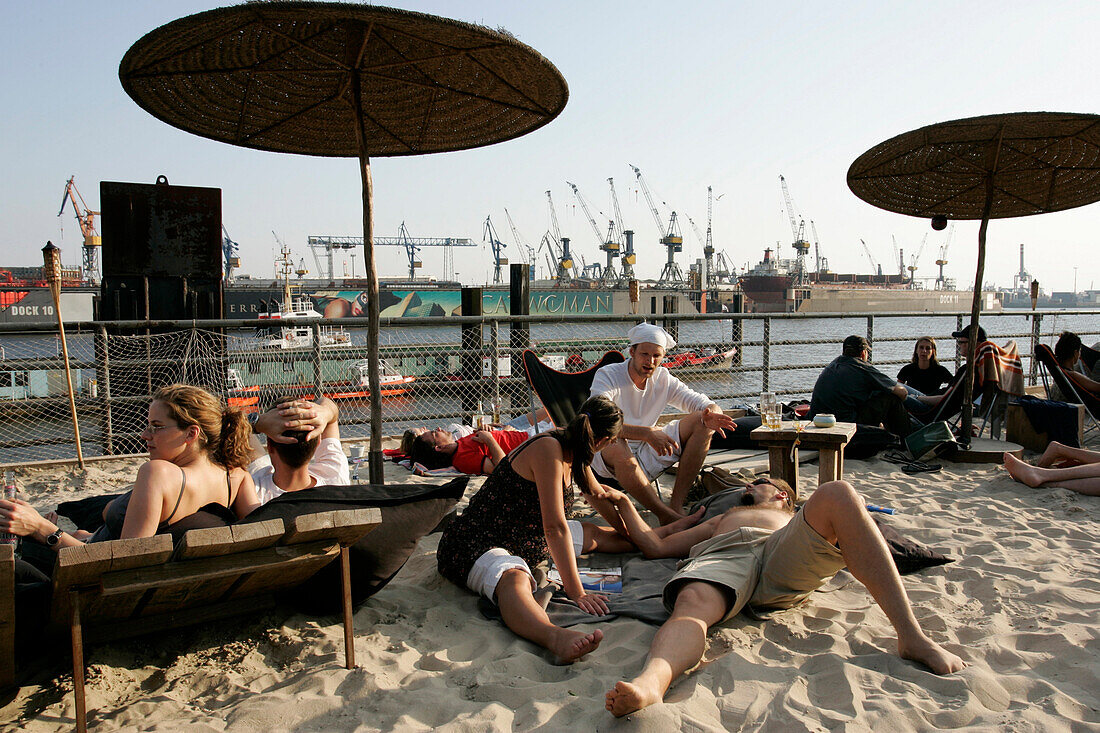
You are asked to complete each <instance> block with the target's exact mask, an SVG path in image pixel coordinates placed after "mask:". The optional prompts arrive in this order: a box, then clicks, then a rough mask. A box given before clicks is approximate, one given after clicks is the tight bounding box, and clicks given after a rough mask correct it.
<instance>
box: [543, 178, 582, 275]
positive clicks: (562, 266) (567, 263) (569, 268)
mask: <svg viewBox="0 0 1100 733" xmlns="http://www.w3.org/2000/svg"><path fill="white" fill-rule="evenodd" d="M546 201H547V202H548V203H549V204H550V227H551V231H552V232H553V234H554V242H555V244H556V246H555V248H554V249H555V252H556V254H557V257H558V263H557V267H556V268H555V269H554V277H555V278H556V279H557V281H558V284H560V285H564V284H565V283H567V282H569V281H570V280H575V279H576V278H577V266H576V265H575V264H574V263H573V255H571V254H570V253H569V237H563V236H562V235H561V227H560V226H558V212H557V211H555V210H554V197H553V196H551V195H550V192H549V191H547V192H546ZM557 247H560V248H561V249H560V250H558V249H557Z"/></svg>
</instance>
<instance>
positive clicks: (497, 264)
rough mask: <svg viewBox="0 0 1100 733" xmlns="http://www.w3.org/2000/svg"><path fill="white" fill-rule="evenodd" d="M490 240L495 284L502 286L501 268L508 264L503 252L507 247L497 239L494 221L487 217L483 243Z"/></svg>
mask: <svg viewBox="0 0 1100 733" xmlns="http://www.w3.org/2000/svg"><path fill="white" fill-rule="evenodd" d="M486 239H488V240H489V246H490V247H491V248H492V250H493V284H494V285H500V283H501V282H503V279H502V278H501V274H500V268H501V266H502V265H507V264H508V258H507V257H501V256H500V255H501V251H502V250H503V249H504V248H505V247H507V246H508V245H506V244H505V243H504V242H502V241H500V240H499V239H497V232H496V228H494V227H493V220H492V219H491V218H489V217H488V216H486V217H485V227H484V231H483V232H482V235H481V241H482V242H484V241H485V240H486Z"/></svg>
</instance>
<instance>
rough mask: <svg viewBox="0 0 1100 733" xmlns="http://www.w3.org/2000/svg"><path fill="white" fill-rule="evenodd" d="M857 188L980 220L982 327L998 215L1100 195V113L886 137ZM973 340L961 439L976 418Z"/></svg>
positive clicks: (917, 208) (908, 207)
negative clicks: (991, 233) (991, 230)
mask: <svg viewBox="0 0 1100 733" xmlns="http://www.w3.org/2000/svg"><path fill="white" fill-rule="evenodd" d="M848 187H849V188H851V189H852V192H853V193H854V194H855V195H856V196H858V197H859V198H861V199H863V200H864V201H866V202H867V203H869V204H872V205H874V206H877V207H879V208H882V209H886V210H887V211H894V212H897V213H899V214H907V215H909V216H921V217H931V218H932V226H933V228H936V229H942V228H943V227H944V226H946V220H947V219H980V220H981V226H980V227H979V228H978V266H977V272H976V273H975V276H974V299H973V301H972V304H971V309H970V330H969V332H970V333H971V334H976V333H977V326H978V316H979V311H980V305H981V289H982V278H983V275H984V272H985V250H986V246H985V235H986V229H987V227H988V225H989V220H990V219H1005V218H1009V217H1016V216H1030V215H1032V214H1044V213H1047V212H1051V211H1062V210H1065V209H1072V208H1074V207H1077V206H1084V205H1085V204H1090V203H1093V202H1094V201H1097V200H1100V115H1089V114H1071V113H1060V112H1016V113H1011V114H999V115H986V116H982V117H970V118H967V119H961V120H953V121H950V122H941V123H938V124H935V125H929V126H927V127H922V128H920V129H919V130H913V131H911V132H906V133H904V134H901V135H898V136H897V137H894V138H891V139H889V140H887V141H885V142H882V143H879V144H878V145H876V146H874V147H873V148H871V149H870V150H868V151H867V152H865V153H864V154H863V155H861V156H859V157H858V158H856V160H855V162H853V163H852V165H851V167H850V168H849V169H848ZM977 348H978V340H977V338H971V339H970V342H969V354H968V355H967V378H966V382H965V389H964V395H965V398H964V403H963V426H962V440H964V441H967V442H968V443H969V440H970V429H971V425H972V421H973V404H972V402H971V399H972V395H973V388H974V366H975V365H974V359H975V356H976V353H977Z"/></svg>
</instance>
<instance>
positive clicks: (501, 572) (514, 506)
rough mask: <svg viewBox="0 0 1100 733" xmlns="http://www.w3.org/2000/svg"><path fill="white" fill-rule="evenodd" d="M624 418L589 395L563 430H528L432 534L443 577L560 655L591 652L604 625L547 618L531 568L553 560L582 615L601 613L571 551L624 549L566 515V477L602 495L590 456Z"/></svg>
mask: <svg viewBox="0 0 1100 733" xmlns="http://www.w3.org/2000/svg"><path fill="white" fill-rule="evenodd" d="M622 425H623V413H622V410H620V409H619V408H618V407H617V406H616V405H615V403H613V402H612V401H611V400H609V399H607V398H606V397H593V398H592V399H590V400H588V401H587V402H585V403H584V404H583V405H582V406H581V408H580V410H579V411H578V412H577V415H576V417H574V418H573V420H572V421H571V422H570V423H569V425H567V426H566V427H565V428H558V429H555V430H552V431H550V432H548V433H542V434H540V435H536V436H535V437H533V438H531V439H530V440H528V441H527V442H526V443H524V444H523V445H521V446H519V447H518V448H516V449H515V450H513V451H512V453H511V454H510V455H508V456H506V457H505V458H504V459H502V460H501V461H500V463H499V464H497V467H496V469H495V470H494V471H493V473H492V474H491V475H490V476H489V478H488V479H486V481H485V484H484V485H483V486H482V487H481V490H479V491H478V492H477V493H476V494H475V495H474V496H473V498H472V499H471V500H470V505H469V506H468V507H467V508H466V510H465V511H464V512H463V513H462V515H461V516H459V517H458V518H457V519H455V520H454V521H453V522H451V524H449V525H448V526H447V528H446V529H445V530H444V531H443V536H442V537H441V538H440V540H439V550H438V552H437V553H436V558H437V561H438V563H439V572H440V574H441V575H443V577H445V578H447V579H448V580H450V581H451V582H453V583H455V584H456V585H459V586H462V587H465V588H468V589H470V590H472V591H474V592H475V593H481V594H483V595H485V596H486V597H487V598H489V599H491V600H494V601H496V603H497V604H498V605H499V607H500V612H501V616H502V617H503V619H504V623H505V624H506V625H507V626H508V628H510V629H511V630H512V631H514V632H515V633H517V634H519V635H520V636H522V637H524V638H525V639H529V640H531V641H533V642H535V643H536V644H540V645H541V646H543V647H545V648H547V649H548V650H550V651H551V652H553V653H554V654H555V655H556V656H557V658H558V659H559V660H560V661H563V662H572V661H575V660H577V659H579V658H580V657H582V656H584V655H585V654H587V653H589V652H591V651H592V650H594V649H595V648H596V647H597V646H599V644H600V641H601V640H602V639H603V632H601V631H599V630H596V631H594V632H592V633H589V634H585V633H582V632H580V631H573V630H570V629H563V628H560V627H558V626H555V625H554V624H553V623H551V622H550V619H549V618H548V617H547V615H546V611H545V610H543V608H542V606H541V605H539V604H538V603H537V602H536V601H535V598H534V590H535V579H534V575H533V574H532V572H531V568H532V567H533V566H535V565H537V564H538V563H540V562H543V561H545V560H546V559H548V558H553V560H554V566H555V567H556V568H557V570H558V572H559V573H560V574H561V578H562V585H563V586H564V590H565V593H566V595H568V596H569V598H570V599H571V600H573V601H574V602H576V604H577V605H578V606H579V607H580V608H581V609H582V610H584V611H586V612H587V613H591V614H605V613H607V600H606V598H605V597H604V596H602V595H598V594H594V593H589V592H587V591H586V590H585V589H584V587H583V586H582V585H581V580H580V576H579V574H578V573H577V559H576V557H577V555H578V554H580V551H581V549H582V548H583V549H584V550H585V551H590V550H592V549H599V550H605V551H606V550H611V551H622V549H623V548H622V546H621V544H622V539H621V538H619V539H618V540H615V539H614V536H613V535H614V533H592V532H591V531H589V530H587V529H582V528H581V526H580V523H569V522H567V521H566V517H565V508H566V507H567V506H568V505H570V504H572V502H573V491H572V486H571V484H576V486H577V487H578V488H580V490H581V491H582V492H584V493H592V492H596V493H597V494H600V493H602V492H601V490H600V488H599V484H598V483H597V482H596V478H595V475H594V474H593V473H592V471H591V469H590V468H589V464H590V463H591V462H592V457H593V456H594V455H595V454H596V452H597V451H599V450H601V449H603V448H604V446H606V445H607V444H608V443H610V442H611V441H612V440H614V439H615V438H616V437H617V436H618V435H619V431H620V430H621V429H622ZM570 524H573V525H574V526H572V527H571V526H570ZM578 535H579V536H578ZM593 537H595V538H596V541H595V542H594V543H593V542H592V539H593ZM604 537H607V538H609V541H608V543H607V546H606V547H605V546H604V544H603V541H602V539H601V538H604ZM612 545H614V547H612Z"/></svg>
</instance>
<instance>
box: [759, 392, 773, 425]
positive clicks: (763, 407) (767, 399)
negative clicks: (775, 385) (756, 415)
mask: <svg viewBox="0 0 1100 733" xmlns="http://www.w3.org/2000/svg"><path fill="white" fill-rule="evenodd" d="M775 409H776V401H775V392H761V393H760V420H761V424H762V425H763V426H764V427H766V428H775V427H776V426H775V425H774V423H773V421H774V414H775Z"/></svg>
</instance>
